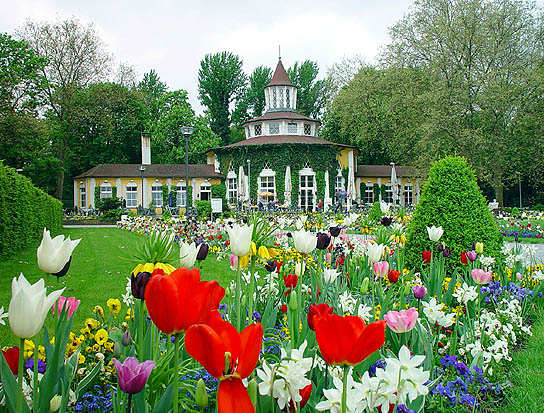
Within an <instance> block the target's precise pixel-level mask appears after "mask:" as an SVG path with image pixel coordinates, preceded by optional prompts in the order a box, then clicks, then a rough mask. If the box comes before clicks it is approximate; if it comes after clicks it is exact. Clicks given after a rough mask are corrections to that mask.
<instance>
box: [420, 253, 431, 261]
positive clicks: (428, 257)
mask: <svg viewBox="0 0 544 413" xmlns="http://www.w3.org/2000/svg"><path fill="white" fill-rule="evenodd" d="M421 257H422V258H423V262H426V263H427V264H430V263H431V251H423V253H422V254H421Z"/></svg>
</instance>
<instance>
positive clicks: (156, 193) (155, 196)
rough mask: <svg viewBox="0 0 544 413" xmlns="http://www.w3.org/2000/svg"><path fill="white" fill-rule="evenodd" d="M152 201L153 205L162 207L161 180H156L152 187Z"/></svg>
mask: <svg viewBox="0 0 544 413" xmlns="http://www.w3.org/2000/svg"><path fill="white" fill-rule="evenodd" d="M151 199H152V200H153V205H155V206H156V207H162V184H161V183H160V182H159V180H156V181H155V182H153V185H151Z"/></svg>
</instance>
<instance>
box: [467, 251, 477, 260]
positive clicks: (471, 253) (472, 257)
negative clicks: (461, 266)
mask: <svg viewBox="0 0 544 413" xmlns="http://www.w3.org/2000/svg"><path fill="white" fill-rule="evenodd" d="M476 257H478V254H477V253H476V251H467V258H468V259H469V260H470V262H474V261H476Z"/></svg>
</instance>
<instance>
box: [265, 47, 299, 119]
mask: <svg viewBox="0 0 544 413" xmlns="http://www.w3.org/2000/svg"><path fill="white" fill-rule="evenodd" d="M264 98H265V112H266V113H271V112H296V109H297V88H296V87H295V86H294V85H293V84H292V83H291V81H290V80H289V76H288V75H287V72H286V71H285V68H284V67H283V63H282V62H281V57H280V59H279V60H278V64H277V66H276V70H275V71H274V76H272V80H271V81H270V83H269V84H268V85H267V86H266V87H265V88H264Z"/></svg>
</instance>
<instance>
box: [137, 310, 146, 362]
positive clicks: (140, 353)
mask: <svg viewBox="0 0 544 413" xmlns="http://www.w3.org/2000/svg"><path fill="white" fill-rule="evenodd" d="M139 304H140V305H139V310H140V311H139V314H138V357H139V359H140V363H143V362H144V329H145V322H144V317H145V314H144V300H140V303H139Z"/></svg>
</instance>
